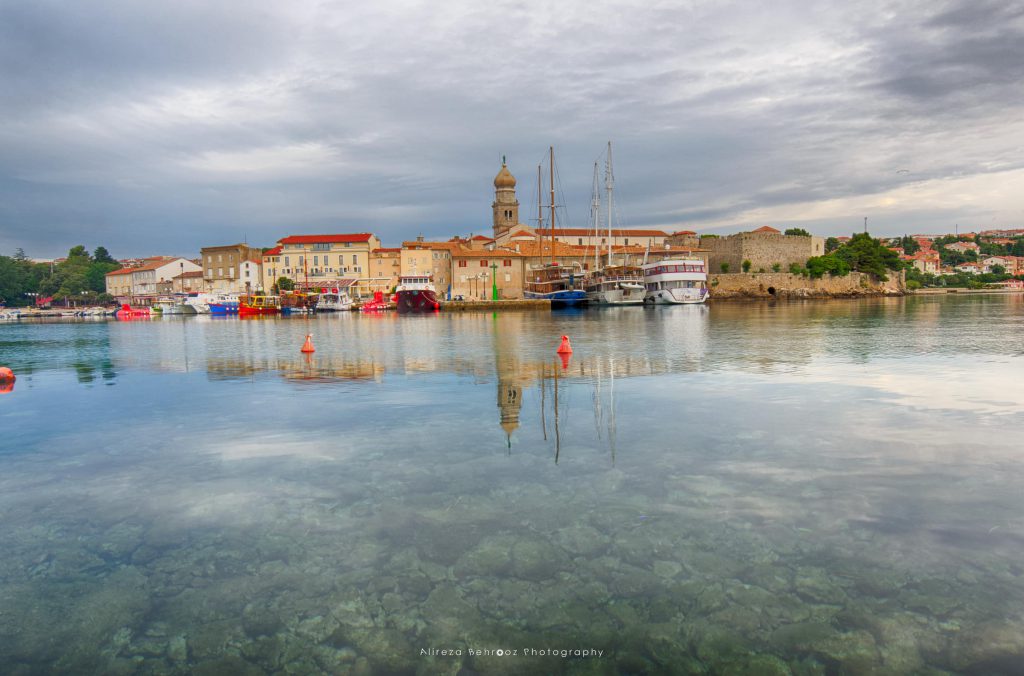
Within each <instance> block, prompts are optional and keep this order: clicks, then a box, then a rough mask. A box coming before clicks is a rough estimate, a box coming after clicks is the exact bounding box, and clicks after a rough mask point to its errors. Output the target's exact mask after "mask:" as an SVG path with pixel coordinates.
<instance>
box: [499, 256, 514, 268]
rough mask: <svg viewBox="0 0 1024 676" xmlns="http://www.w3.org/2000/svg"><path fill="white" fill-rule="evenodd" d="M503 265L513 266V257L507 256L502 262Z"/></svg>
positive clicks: (506, 266)
mask: <svg viewBox="0 0 1024 676" xmlns="http://www.w3.org/2000/svg"><path fill="white" fill-rule="evenodd" d="M501 265H502V267H505V268H510V267H512V259H511V258H506V259H505V260H503V261H502V262H501Z"/></svg>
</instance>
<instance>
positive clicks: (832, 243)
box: [825, 237, 840, 253]
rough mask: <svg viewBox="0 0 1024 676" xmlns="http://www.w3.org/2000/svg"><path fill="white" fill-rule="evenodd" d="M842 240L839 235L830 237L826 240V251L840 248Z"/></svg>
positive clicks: (829, 251)
mask: <svg viewBox="0 0 1024 676" xmlns="http://www.w3.org/2000/svg"><path fill="white" fill-rule="evenodd" d="M839 245H840V241H839V238H838V237H829V238H828V239H826V240H825V253H831V252H833V251H835V250H836V249H838V248H839Z"/></svg>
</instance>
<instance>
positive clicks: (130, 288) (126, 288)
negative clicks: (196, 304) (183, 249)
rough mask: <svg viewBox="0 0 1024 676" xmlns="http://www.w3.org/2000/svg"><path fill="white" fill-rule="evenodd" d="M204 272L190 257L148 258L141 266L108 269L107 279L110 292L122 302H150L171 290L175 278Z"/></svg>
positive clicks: (108, 291)
mask: <svg viewBox="0 0 1024 676" xmlns="http://www.w3.org/2000/svg"><path fill="white" fill-rule="evenodd" d="M201 271H202V268H201V267H200V266H199V265H197V264H195V263H193V262H192V261H190V260H188V259H187V258H173V257H169V256H159V257H155V258H147V259H146V260H145V262H144V263H143V264H142V265H139V266H138V267H134V268H122V269H120V270H114V271H113V272H108V273H107V275H106V278H105V279H106V288H107V293H109V294H110V295H112V296H114V297H115V298H117V299H118V300H120V301H122V302H135V303H143V304H150V303H152V302H153V300H154V299H155V298H156V297H157V296H158V295H160V294H167V293H171V291H172V289H173V286H174V284H173V281H172V280H173V279H174V278H175V277H177V276H179V275H183V274H184V273H186V272H201ZM126 278H127V279H126Z"/></svg>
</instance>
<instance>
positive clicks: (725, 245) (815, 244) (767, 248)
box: [700, 225, 849, 272]
mask: <svg viewBox="0 0 1024 676" xmlns="http://www.w3.org/2000/svg"><path fill="white" fill-rule="evenodd" d="M839 239H840V240H842V239H843V238H839ZM846 239H849V238H846ZM700 244H701V248H703V249H707V250H708V251H709V264H710V268H709V269H710V270H711V271H718V270H720V269H721V268H722V264H723V263H725V264H727V265H728V266H729V271H730V272H740V271H741V270H742V266H743V261H747V260H748V261H750V270H751V271H752V272H758V271H771V270H772V267H773V266H774V265H775V264H778V265H779V266H780V267H781V269H783V270H787V269H789V266H790V265H792V264H794V263H796V264H797V265H800V266H803V265H805V264H806V263H807V259H808V258H811V257H812V256H822V255H824V253H825V240H824V238H822V237H815V236H811V237H806V236H803V235H783V234H782V233H781V232H780V231H778V230H776V229H775V228H773V227H770V226H767V225H766V226H764V227H761V228H758V229H757V230H754V231H752V232H740V233H736V234H735V235H727V236H725V237H701V239H700Z"/></svg>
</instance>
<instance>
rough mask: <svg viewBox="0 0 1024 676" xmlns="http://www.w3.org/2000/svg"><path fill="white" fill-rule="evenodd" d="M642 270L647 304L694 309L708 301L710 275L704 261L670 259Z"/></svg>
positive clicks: (650, 264)
mask: <svg viewBox="0 0 1024 676" xmlns="http://www.w3.org/2000/svg"><path fill="white" fill-rule="evenodd" d="M642 267H643V271H644V285H645V286H646V287H647V293H646V295H645V296H644V302H645V303H654V304H664V305H694V304H698V303H703V302H704V301H706V300H707V299H708V295H709V291H708V271H707V268H706V267H705V266H704V260H703V259H702V258H666V259H665V260H662V261H658V262H657V263H645V264H644V265H643V266H642Z"/></svg>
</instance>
